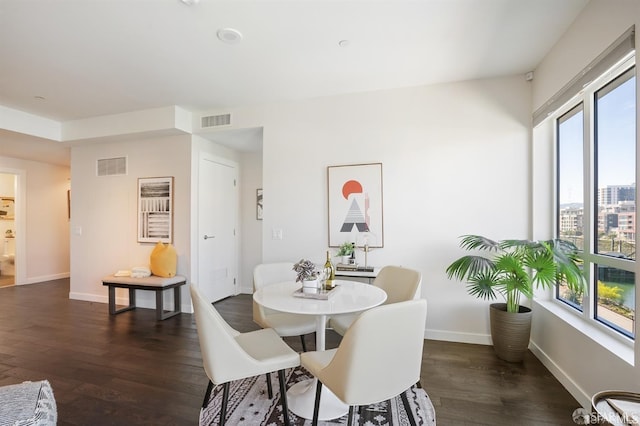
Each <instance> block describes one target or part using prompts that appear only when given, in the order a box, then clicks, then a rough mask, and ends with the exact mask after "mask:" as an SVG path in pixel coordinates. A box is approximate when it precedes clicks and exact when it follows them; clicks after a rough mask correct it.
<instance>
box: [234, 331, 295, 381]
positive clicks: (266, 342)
mask: <svg viewBox="0 0 640 426" xmlns="http://www.w3.org/2000/svg"><path fill="white" fill-rule="evenodd" d="M235 339H236V342H238V344H239V345H240V347H241V348H242V349H243V350H244V351H245V352H246V353H247V354H248V355H249V356H251V357H252V358H253V359H256V360H258V361H261V362H265V364H264V365H262V368H264V369H265V371H264V372H265V373H266V372H269V371H276V370H283V369H285V368H293V367H296V366H298V365H300V356H299V355H298V353H297V352H295V351H294V350H293V349H291V347H289V345H287V344H286V343H285V342H284V341H283V340H282V339H281V338H280V336H278V335H277V334H276V332H275V331H274V330H271V329H268V328H265V329H262V330H256V331H250V332H248V333H242V334H239V335H237V336H236V337H235ZM258 374H260V373H258Z"/></svg>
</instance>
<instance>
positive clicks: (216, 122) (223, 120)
mask: <svg viewBox="0 0 640 426" xmlns="http://www.w3.org/2000/svg"><path fill="white" fill-rule="evenodd" d="M230 124H231V114H220V115H209V116H207V117H202V120H201V122H200V125H201V126H202V128H203V129H208V128H211V127H218V126H228V125H230Z"/></svg>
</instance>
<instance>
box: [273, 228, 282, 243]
mask: <svg viewBox="0 0 640 426" xmlns="http://www.w3.org/2000/svg"><path fill="white" fill-rule="evenodd" d="M271 239H272V240H281V239H282V229H281V228H271Z"/></svg>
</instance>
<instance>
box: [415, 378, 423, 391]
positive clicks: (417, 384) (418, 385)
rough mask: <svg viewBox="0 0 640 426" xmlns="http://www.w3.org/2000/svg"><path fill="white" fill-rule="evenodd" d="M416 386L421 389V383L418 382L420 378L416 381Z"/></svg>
mask: <svg viewBox="0 0 640 426" xmlns="http://www.w3.org/2000/svg"><path fill="white" fill-rule="evenodd" d="M416 387H417V388H418V389H422V383H420V380H418V381H417V382H416Z"/></svg>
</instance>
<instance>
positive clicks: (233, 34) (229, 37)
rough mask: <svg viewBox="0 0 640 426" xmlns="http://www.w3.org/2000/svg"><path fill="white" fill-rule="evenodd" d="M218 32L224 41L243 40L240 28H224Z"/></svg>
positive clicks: (230, 42)
mask: <svg viewBox="0 0 640 426" xmlns="http://www.w3.org/2000/svg"><path fill="white" fill-rule="evenodd" d="M216 34H217V36H218V39H219V40H220V41H221V42H223V43H227V44H235V43H240V41H242V33H240V31H238V30H234V29H233V28H222V29H220V30H218V32H217V33H216Z"/></svg>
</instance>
